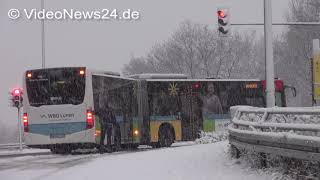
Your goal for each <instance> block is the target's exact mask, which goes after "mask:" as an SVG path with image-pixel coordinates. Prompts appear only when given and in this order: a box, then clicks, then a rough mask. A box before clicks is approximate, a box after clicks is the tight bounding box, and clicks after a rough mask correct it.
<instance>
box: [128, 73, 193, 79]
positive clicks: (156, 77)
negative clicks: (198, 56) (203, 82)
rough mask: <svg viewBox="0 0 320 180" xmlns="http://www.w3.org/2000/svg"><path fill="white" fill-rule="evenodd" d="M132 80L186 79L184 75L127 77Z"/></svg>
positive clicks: (135, 75) (139, 75)
mask: <svg viewBox="0 0 320 180" xmlns="http://www.w3.org/2000/svg"><path fill="white" fill-rule="evenodd" d="M129 77H130V78H134V79H187V78H188V76H187V75H185V74H134V75H131V76H129Z"/></svg>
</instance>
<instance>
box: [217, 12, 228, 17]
mask: <svg viewBox="0 0 320 180" xmlns="http://www.w3.org/2000/svg"><path fill="white" fill-rule="evenodd" d="M217 14H218V16H219V18H225V17H226V13H225V12H224V11H223V10H219V11H218V12H217Z"/></svg>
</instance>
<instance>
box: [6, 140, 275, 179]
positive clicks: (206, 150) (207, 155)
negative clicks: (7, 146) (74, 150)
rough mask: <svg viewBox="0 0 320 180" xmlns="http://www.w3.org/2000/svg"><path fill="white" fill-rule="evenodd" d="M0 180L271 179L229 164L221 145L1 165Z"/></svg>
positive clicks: (23, 160)
mask: <svg viewBox="0 0 320 180" xmlns="http://www.w3.org/2000/svg"><path fill="white" fill-rule="evenodd" d="M0 179H1V180H7V179H8V180H9V179H10V180H15V179H17V180H21V179H23V180H28V179H35V180H38V179H39V180H40V179H41V180H42V179H49V180H51V179H52V180H57V179H58V180H63V179H68V180H69V179H76V180H85V179H111V180H112V179H117V180H125V179H131V180H132V179H139V180H170V179H172V180H180V179H181V180H207V179H208V180H214V179H217V180H224V179H225V180H234V179H237V180H241V179H243V180H251V179H252V180H260V179H261V180H264V179H272V177H271V175H270V174H268V173H266V172H264V171H260V170H257V169H252V168H248V167H247V166H246V165H245V163H243V164H242V163H241V161H236V160H232V159H230V157H229V154H228V141H222V142H216V143H212V144H194V143H185V144H182V145H175V146H174V147H171V148H162V149H148V148H144V149H141V150H139V151H129V152H117V153H112V154H103V155H100V154H89V155H65V156H63V155H43V156H25V157H16V158H6V159H0Z"/></svg>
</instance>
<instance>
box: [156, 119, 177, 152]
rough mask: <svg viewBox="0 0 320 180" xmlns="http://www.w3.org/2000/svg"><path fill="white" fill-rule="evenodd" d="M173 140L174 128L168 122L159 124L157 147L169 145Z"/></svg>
mask: <svg viewBox="0 0 320 180" xmlns="http://www.w3.org/2000/svg"><path fill="white" fill-rule="evenodd" d="M173 142H174V129H173V127H172V126H171V125H169V124H164V125H161V126H160V129H159V142H158V143H159V144H158V146H159V147H170V146H171V145H172V143H173Z"/></svg>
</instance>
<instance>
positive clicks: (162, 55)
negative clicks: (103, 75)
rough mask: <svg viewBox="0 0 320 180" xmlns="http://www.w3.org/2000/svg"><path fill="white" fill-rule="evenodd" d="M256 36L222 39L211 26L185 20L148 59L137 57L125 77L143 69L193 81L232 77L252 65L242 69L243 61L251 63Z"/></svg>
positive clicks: (127, 68)
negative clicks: (199, 78) (200, 78)
mask: <svg viewBox="0 0 320 180" xmlns="http://www.w3.org/2000/svg"><path fill="white" fill-rule="evenodd" d="M254 37H255V36H253V35H252V34H251V35H246V36H241V35H240V34H239V33H234V34H232V35H231V36H230V37H228V38H222V37H219V36H218V32H217V31H216V30H210V29H209V28H208V26H207V25H202V24H196V23H192V22H190V21H185V22H183V23H181V24H180V26H179V28H178V30H177V31H175V32H174V33H173V35H172V37H171V38H169V39H168V40H167V41H164V42H163V43H160V44H156V45H155V46H153V47H152V48H151V51H150V52H149V53H148V54H147V56H146V58H133V59H132V60H131V61H130V63H129V64H128V65H126V66H125V68H124V71H125V74H132V73H137V72H138V71H141V67H143V69H144V68H149V69H148V70H146V69H144V72H146V71H148V72H150V71H152V72H155V73H184V74H187V75H189V76H190V77H191V78H198V77H215V78H228V77H231V75H232V73H233V72H234V71H238V72H242V73H244V71H241V70H240V69H241V68H240V69H239V67H243V68H247V66H248V65H250V63H247V64H248V65H246V66H241V63H240V61H245V62H246V61H247V62H249V61H250V57H249V56H251V55H252V54H253V53H252V52H251V51H252V50H253V44H254ZM132 61H137V62H132ZM249 72H251V71H249ZM235 76H236V74H235Z"/></svg>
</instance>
